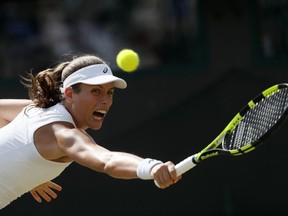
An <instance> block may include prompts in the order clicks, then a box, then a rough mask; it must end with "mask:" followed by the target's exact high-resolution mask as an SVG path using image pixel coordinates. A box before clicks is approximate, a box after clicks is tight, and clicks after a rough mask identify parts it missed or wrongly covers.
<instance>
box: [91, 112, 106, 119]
mask: <svg viewBox="0 0 288 216" xmlns="http://www.w3.org/2000/svg"><path fill="white" fill-rule="evenodd" d="M106 113H107V111H106V110H97V111H94V112H93V116H94V118H95V119H98V120H101V119H103V118H104V116H105V115H106Z"/></svg>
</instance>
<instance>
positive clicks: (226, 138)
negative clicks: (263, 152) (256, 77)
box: [155, 83, 288, 185]
mask: <svg viewBox="0 0 288 216" xmlns="http://www.w3.org/2000/svg"><path fill="white" fill-rule="evenodd" d="M287 108H288V84H287V83H281V84H277V85H274V86H272V87H270V88H268V89H266V90H265V91H263V92H261V94H259V95H257V96H256V97H255V98H254V99H252V100H251V101H249V102H248V104H247V105H246V106H244V107H243V108H242V109H241V110H240V112H238V113H237V114H236V115H235V117H234V118H233V119H232V120H231V121H230V122H229V124H228V125H227V126H226V127H225V128H224V130H223V131H222V132H221V133H220V134H219V135H218V136H217V137H216V138H215V139H214V140H213V141H212V142H211V143H210V144H209V145H207V146H206V147H205V148H204V149H202V150H201V151H200V152H198V153H196V154H194V155H191V156H189V157H187V158H186V159H184V160H183V161H181V162H179V163H178V164H176V166H175V168H176V172H177V176H179V175H182V174H183V173H185V172H187V171H188V170H190V169H192V168H193V167H195V166H196V165H197V164H198V163H199V162H201V161H204V160H206V159H208V158H211V157H214V156H220V155H230V156H239V155H243V154H245V153H248V152H250V151H252V150H254V149H255V148H256V147H257V146H259V144H261V143H263V142H264V141H265V140H266V139H267V138H268V137H270V135H271V134H272V133H273V132H275V130H276V129H278V128H279V127H280V125H282V123H283V122H284V120H286V116H287V112H288V111H287V110H288V109H287ZM155 183H156V182H155ZM156 185H157V183H156Z"/></svg>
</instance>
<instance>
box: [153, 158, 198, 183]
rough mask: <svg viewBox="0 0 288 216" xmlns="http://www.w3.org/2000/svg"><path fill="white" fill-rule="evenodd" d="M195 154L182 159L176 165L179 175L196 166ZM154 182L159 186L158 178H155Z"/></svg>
mask: <svg viewBox="0 0 288 216" xmlns="http://www.w3.org/2000/svg"><path fill="white" fill-rule="evenodd" d="M193 156H194V155H192V156H190V157H187V158H186V159H184V160H182V161H181V162H179V163H178V164H176V165H175V169H176V173H177V176H180V175H182V174H183V173H185V172H187V171H188V170H190V169H192V168H193V167H195V166H196V164H195V163H194V162H193ZM154 183H155V185H156V186H157V187H159V185H158V183H157V181H156V180H154Z"/></svg>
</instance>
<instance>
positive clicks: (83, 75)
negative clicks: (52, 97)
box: [60, 64, 127, 93]
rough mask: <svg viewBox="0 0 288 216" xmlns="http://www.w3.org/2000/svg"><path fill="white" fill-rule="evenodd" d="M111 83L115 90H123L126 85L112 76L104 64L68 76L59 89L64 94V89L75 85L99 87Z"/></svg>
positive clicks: (88, 67) (123, 81)
mask: <svg viewBox="0 0 288 216" xmlns="http://www.w3.org/2000/svg"><path fill="white" fill-rule="evenodd" d="M111 82H113V83H114V85H115V87H116V88H120V89H125V88H126V87H127V83H126V81H125V80H123V79H121V78H119V77H116V76H114V75H113V73H112V70H111V69H110V67H109V66H108V65H106V64H95V65H90V66H87V67H84V68H81V69H80V70H77V71H75V72H74V73H72V74H70V75H69V76H68V77H67V78H66V79H65V80H64V82H63V87H62V88H60V90H61V92H62V93H64V91H65V89H66V88H68V87H70V86H72V85H74V84H77V83H84V84H88V85H101V84H106V83H111Z"/></svg>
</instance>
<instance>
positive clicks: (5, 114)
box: [0, 99, 32, 127]
mask: <svg viewBox="0 0 288 216" xmlns="http://www.w3.org/2000/svg"><path fill="white" fill-rule="evenodd" d="M31 103H32V101H31V100H27V99H0V127H3V126H5V125H6V124H8V123H9V122H11V121H12V120H13V119H14V118H15V117H16V116H17V115H18V113H19V112H20V111H21V110H22V109H23V108H24V107H25V106H27V105H29V104H31Z"/></svg>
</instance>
